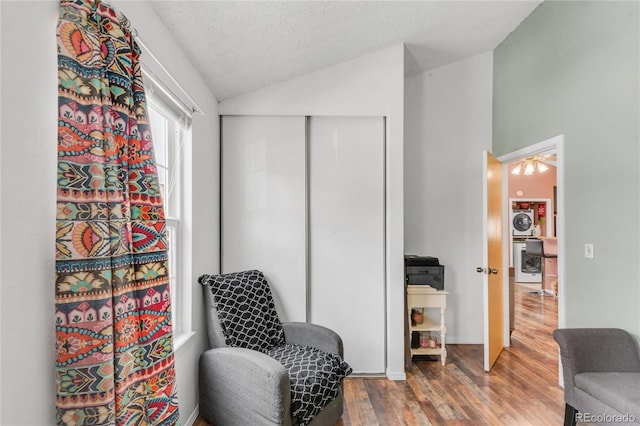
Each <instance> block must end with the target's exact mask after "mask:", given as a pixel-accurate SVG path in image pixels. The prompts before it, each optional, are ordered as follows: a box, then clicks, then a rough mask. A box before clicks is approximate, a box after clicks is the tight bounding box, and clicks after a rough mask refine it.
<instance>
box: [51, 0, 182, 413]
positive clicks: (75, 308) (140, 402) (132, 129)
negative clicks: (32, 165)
mask: <svg viewBox="0 0 640 426" xmlns="http://www.w3.org/2000/svg"><path fill="white" fill-rule="evenodd" d="M57 36H58V83H59V86H58V102H59V118H58V176H57V184H58V187H57V221H56V225H57V228H56V230H57V233H56V292H55V295H56V310H55V315H56V349H57V359H56V367H57V368H56V406H57V422H58V424H65V425H98V424H99V425H103V424H108V425H113V424H117V425H145V424H153V425H160V424H162V425H174V424H177V423H178V401H177V396H176V388H175V374H174V359H173V342H172V334H171V333H172V332H171V308H170V290H169V279H168V271H167V241H166V237H165V220H164V219H165V218H164V211H163V205H162V198H161V195H160V188H159V184H158V178H157V171H156V167H155V160H154V154H153V144H152V140H151V130H150V126H149V122H148V116H147V111H146V101H145V94H144V89H143V86H142V75H141V72H140V63H139V55H140V50H139V48H138V46H137V45H136V43H135V41H134V39H133V36H132V34H131V32H130V31H129V29H128V28H127V21H126V18H124V17H123V16H121V15H119V14H118V13H116V12H115V10H114V9H113V8H111V7H110V6H109V5H107V4H105V3H101V2H100V1H99V0H75V1H73V0H62V1H61V2H60V19H59V21H58V28H57Z"/></svg>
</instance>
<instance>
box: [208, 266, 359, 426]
mask: <svg viewBox="0 0 640 426" xmlns="http://www.w3.org/2000/svg"><path fill="white" fill-rule="evenodd" d="M199 282H200V283H201V284H202V285H203V295H204V302H205V309H206V311H207V312H206V318H207V327H208V335H209V343H210V347H211V349H209V350H207V351H206V352H205V353H203V354H202V356H201V357H200V373H199V391H200V397H199V400H200V414H201V416H202V417H203V418H204V419H205V420H207V422H210V423H212V424H214V425H216V426H227V425H238V426H244V425H298V424H311V425H314V426H316V425H334V424H335V423H336V422H337V421H338V420H339V419H340V417H341V416H342V412H343V401H344V397H343V391H342V379H343V378H344V376H346V375H348V374H349V373H350V372H351V369H350V368H349V366H348V365H347V364H346V363H344V362H343V361H342V356H343V347H342V340H341V339H340V336H338V335H337V334H336V333H335V332H333V331H331V330H329V329H327V328H324V327H321V326H318V325H313V324H307V323H280V322H279V320H278V318H277V313H276V312H275V307H274V306H273V300H272V297H271V293H270V290H269V287H268V284H267V283H266V280H265V279H264V276H263V275H262V273H261V272H259V271H244V272H240V273H235V274H225V275H216V276H211V275H204V276H202V277H200V279H199ZM254 285H256V286H258V287H261V288H266V294H264V293H262V292H261V293H259V294H256V293H253V291H254V288H255V287H254ZM247 290H248V292H249V294H247ZM260 291H262V290H260ZM247 301H248V303H249V304H251V303H253V302H256V304H257V305H256V306H255V307H257V309H258V311H260V312H258V311H253V312H252V313H251V315H247V314H243V313H242V312H240V311H244V310H245V308H246V307H247ZM243 303H244V304H243ZM265 304H266V307H265V306H260V305H265ZM265 313H266V314H265ZM269 314H271V315H272V317H275V319H274V318H266V320H267V321H266V322H267V323H268V322H270V321H271V320H272V319H274V320H275V323H276V324H275V327H276V328H275V329H271V330H269V329H268V327H269V326H268V325H267V329H266V331H265V328H264V324H256V323H259V322H260V321H261V320H262V319H264V318H258V319H257V320H256V317H262V316H264V315H267V317H268V316H269ZM225 315H226V317H225ZM229 315H231V317H230V316H229ZM247 321H248V325H246V323H247ZM248 329H250V331H247V330H248ZM256 330H257V331H256ZM234 333H235V334H234ZM279 333H283V336H282V335H281V334H279ZM256 334H258V335H262V336H263V337H264V338H266V339H267V340H269V339H271V340H273V341H275V340H278V339H281V340H280V342H279V343H277V344H276V345H275V346H276V347H274V348H272V349H264V348H262V349H261V348H259V347H257V346H256V345H257V344H258V343H256V341H255V339H254V337H255V335H256ZM238 336H240V337H238ZM265 336H266V337H265ZM274 336H275V337H274ZM243 339H244V340H243ZM263 340H264V339H263ZM282 343H283V344H284V345H282ZM301 347H302V348H305V347H306V348H309V347H310V348H309V350H311V351H313V353H312V354H310V355H311V356H314V357H317V356H320V358H319V360H318V358H316V359H312V360H311V361H308V358H307V355H309V354H307V353H305V354H302V355H300V356H299V357H298V359H299V360H302V361H301V362H298V363H297V364H296V365H292V362H291V360H292V358H293V356H292V355H290V350H291V348H294V350H298V349H299V348H301ZM314 348H315V349H314ZM317 349H319V350H320V351H318V350H317ZM325 353H326V354H325ZM318 354H320V355H318ZM324 355H328V357H329V358H330V359H329V360H325V358H323V357H324ZM296 356H297V355H296ZM294 364H295V363H294ZM329 364H331V367H330V368H333V369H334V370H338V373H337V376H336V375H334V374H333V373H332V377H331V378H329V381H331V379H335V380H334V381H336V382H337V383H336V386H335V389H334V391H331V392H329V393H328V395H327V392H328V391H327V389H322V386H324V385H322V386H321V385H320V383H326V381H327V380H326V379H327V377H316V376H315V374H316V373H315V372H314V371H311V370H313V369H314V368H315V367H310V366H311V365H314V366H316V367H318V370H327V366H328V365H329ZM285 365H286V366H285ZM299 373H302V376H300V374H299ZM318 374H326V373H322V372H319V373H318ZM296 382H299V384H298V385H296ZM302 382H304V384H305V386H306V385H309V384H311V385H313V386H312V387H308V388H307V389H306V392H307V393H310V394H311V395H310V396H307V397H301V396H300V394H299V391H301V389H300V388H299V386H300V384H301V383H302ZM314 383H315V384H314ZM296 387H298V389H296ZM302 390H303V389H302ZM296 391H297V392H298V394H296ZM323 393H324V396H322V395H321V394H323ZM309 398H311V400H315V404H316V405H322V406H323V408H321V409H320V411H319V412H316V413H312V414H311V415H308V414H309V413H306V414H304V411H301V407H300V404H301V402H300V401H301V400H302V399H305V400H308V399H309ZM316 411H317V410H316ZM301 413H303V414H301ZM310 416H311V418H310Z"/></svg>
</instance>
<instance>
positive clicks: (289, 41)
mask: <svg viewBox="0 0 640 426" xmlns="http://www.w3.org/2000/svg"><path fill="white" fill-rule="evenodd" d="M540 2H541V1H539V0H534V1H484V0H476V1H154V2H152V5H153V8H154V9H155V11H156V13H157V14H158V15H159V16H160V18H161V19H162V20H163V21H164V23H165V25H166V26H167V28H168V30H169V31H170V32H171V33H172V34H173V35H174V37H175V39H176V40H177V42H178V44H179V45H181V46H182V48H183V49H184V51H185V52H186V54H187V56H188V57H189V59H190V60H191V62H192V63H193V65H194V66H195V67H196V68H197V69H198V70H199V71H200V73H201V74H202V76H203V77H204V79H205V81H206V83H207V84H208V86H209V87H210V89H211V91H212V92H213V93H214V95H215V96H216V98H217V99H218V100H223V99H227V98H231V97H234V96H237V95H240V94H243V93H246V92H250V91H253V90H257V89H261V88H264V87H267V86H270V85H272V84H276V83H279V82H282V81H286V80H289V79H291V78H294V77H297V76H300V75H304V74H308V73H311V72H314V71H317V70H319V69H322V68H326V67H328V66H331V65H335V64H338V63H341V62H345V61H348V60H350V59H353V58H356V57H359V56H363V55H366V54H369V53H373V52H375V51H378V50H381V49H384V48H386V47H390V46H393V45H396V44H399V43H405V46H406V52H407V55H406V60H405V74H406V75H412V74H416V73H418V72H422V71H427V70H430V69H433V68H436V67H438V66H441V65H445V64H448V63H452V62H455V61H458V60H460V59H463V58H466V57H470V56H473V55H476V54H479V53H482V52H487V51H490V50H492V49H494V48H495V47H496V46H497V45H498V44H500V42H502V41H503V40H504V39H505V37H506V36H507V35H508V34H509V33H510V32H511V31H513V30H514V29H515V28H516V27H517V26H518V24H520V22H522V20H523V19H524V18H526V17H527V16H528V15H529V14H530V13H531V12H532V11H533V9H535V7H536V6H537V5H538V4H539V3H540Z"/></svg>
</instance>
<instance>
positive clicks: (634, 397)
mask: <svg viewBox="0 0 640 426" xmlns="http://www.w3.org/2000/svg"><path fill="white" fill-rule="evenodd" d="M553 338H554V339H555V340H556V342H557V343H558V346H559V347H560V359H561V361H562V373H563V378H564V400H565V417H564V424H565V425H567V426H569V425H575V424H576V420H578V421H584V422H586V423H593V421H591V420H596V422H595V423H598V424H609V425H611V424H629V423H633V424H636V423H640V354H639V353H638V347H637V344H636V342H635V341H634V340H633V338H632V337H631V336H630V335H629V333H627V332H626V331H624V330H620V329H617V328H566V329H558V330H554V332H553ZM580 413H582V414H580ZM586 416H602V417H601V418H600V419H598V417H590V418H586ZM583 417H584V418H583Z"/></svg>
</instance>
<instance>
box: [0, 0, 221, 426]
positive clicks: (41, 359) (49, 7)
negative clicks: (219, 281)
mask: <svg viewBox="0 0 640 426" xmlns="http://www.w3.org/2000/svg"><path fill="white" fill-rule="evenodd" d="M115 5H116V7H119V8H121V10H122V11H123V12H124V13H125V14H126V15H127V16H128V18H129V19H130V20H131V21H132V24H133V26H134V27H135V28H136V29H137V30H138V33H139V35H140V37H141V38H142V40H143V41H144V42H145V43H146V45H147V46H148V47H149V49H150V50H151V51H152V52H153V53H154V54H155V55H156V56H157V57H158V59H160V61H161V62H162V63H163V64H165V66H166V67H167V69H168V70H169V71H170V72H171V74H172V75H173V76H174V77H175V78H176V80H177V81H178V82H179V83H180V85H182V86H183V87H184V89H185V90H186V91H187V92H188V93H189V94H190V95H191V97H193V99H194V100H195V101H196V103H197V104H198V105H199V106H200V107H201V108H202V110H203V112H204V114H203V115H196V116H194V122H193V147H192V150H191V158H189V152H187V153H186V156H187V159H186V161H187V162H191V170H192V173H191V178H192V181H193V193H194V197H193V203H192V205H191V206H189V207H190V209H188V210H190V211H189V212H188V215H190V216H191V227H192V229H187V232H188V233H189V232H191V230H197V232H193V240H192V244H191V246H190V247H188V248H187V250H190V251H191V253H192V262H193V266H192V272H191V274H192V276H193V280H192V284H193V288H192V290H193V316H192V321H193V327H194V329H195V330H196V335H195V337H194V338H192V339H191V340H190V341H189V342H187V343H186V344H185V345H184V346H183V347H182V348H181V349H180V350H179V351H178V353H177V354H176V376H177V382H178V396H179V399H180V410H181V418H182V421H183V423H187V420H188V418H189V417H190V416H191V415H192V414H193V412H194V410H195V409H196V405H197V383H198V382H197V359H198V357H199V355H200V353H201V352H202V351H203V350H204V348H205V341H206V331H205V324H204V318H203V312H202V299H201V289H200V286H199V285H198V284H197V283H196V281H195V278H196V277H197V276H199V275H200V274H202V273H205V272H217V271H218V259H219V253H218V240H219V230H218V223H219V213H218V212H219V208H218V200H219V194H218V187H219V184H218V176H219V173H218V164H219V159H218V152H219V149H218V146H219V131H218V123H219V120H218V114H217V101H216V99H215V98H214V97H213V95H211V93H210V92H209V90H208V89H207V88H206V86H205V85H204V83H203V81H202V79H201V78H200V76H199V75H198V74H197V73H196V72H195V70H194V69H193V67H192V66H191V65H190V63H189V62H188V61H187V60H186V59H185V57H184V56H183V55H182V53H181V52H180V50H179V48H178V47H177V46H176V45H175V43H174V42H173V40H172V39H171V38H170V37H168V36H167V34H168V31H167V30H166V28H164V26H163V25H162V23H161V21H160V20H159V19H158V18H157V16H156V15H155V13H154V12H153V11H152V9H151V7H150V6H149V4H148V3H146V2H117V4H115ZM0 7H1V8H2V12H1V15H2V17H1V19H2V85H1V87H2V133H1V135H2V139H1V142H2V144H1V150H2V151H1V152H2V156H1V158H0V161H1V165H2V167H1V168H0V173H1V178H0V184H1V186H0V191H1V192H0V193H1V198H2V205H1V209H2V210H1V214H0V232H1V233H2V238H1V243H0V244H1V245H0V248H1V255H2V270H1V271H0V279H1V281H0V292H1V298H0V302H1V303H2V305H1V308H2V309H1V316H0V318H1V320H2V322H1V327H2V328H1V330H2V334H1V336H2V345H1V354H2V355H1V358H0V361H1V365H0V373H1V374H2V377H1V385H0V386H1V387H0V389H1V390H2V400H1V404H2V405H1V406H0V408H1V417H0V424H3V425H5V424H6V425H51V424H54V423H55V387H54V372H55V353H54V349H55V336H54V323H53V313H54V276H55V275H54V241H55V234H54V231H55V201H56V195H55V194H56V182H55V179H56V149H57V148H56V146H57V134H56V131H57V129H56V119H57V62H56V61H57V56H56V23H57V19H58V2H57V1H46V2H43V1H34V2H27V1H20V2H10V1H2V2H0ZM9 35H10V37H9ZM143 60H144V58H143Z"/></svg>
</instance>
